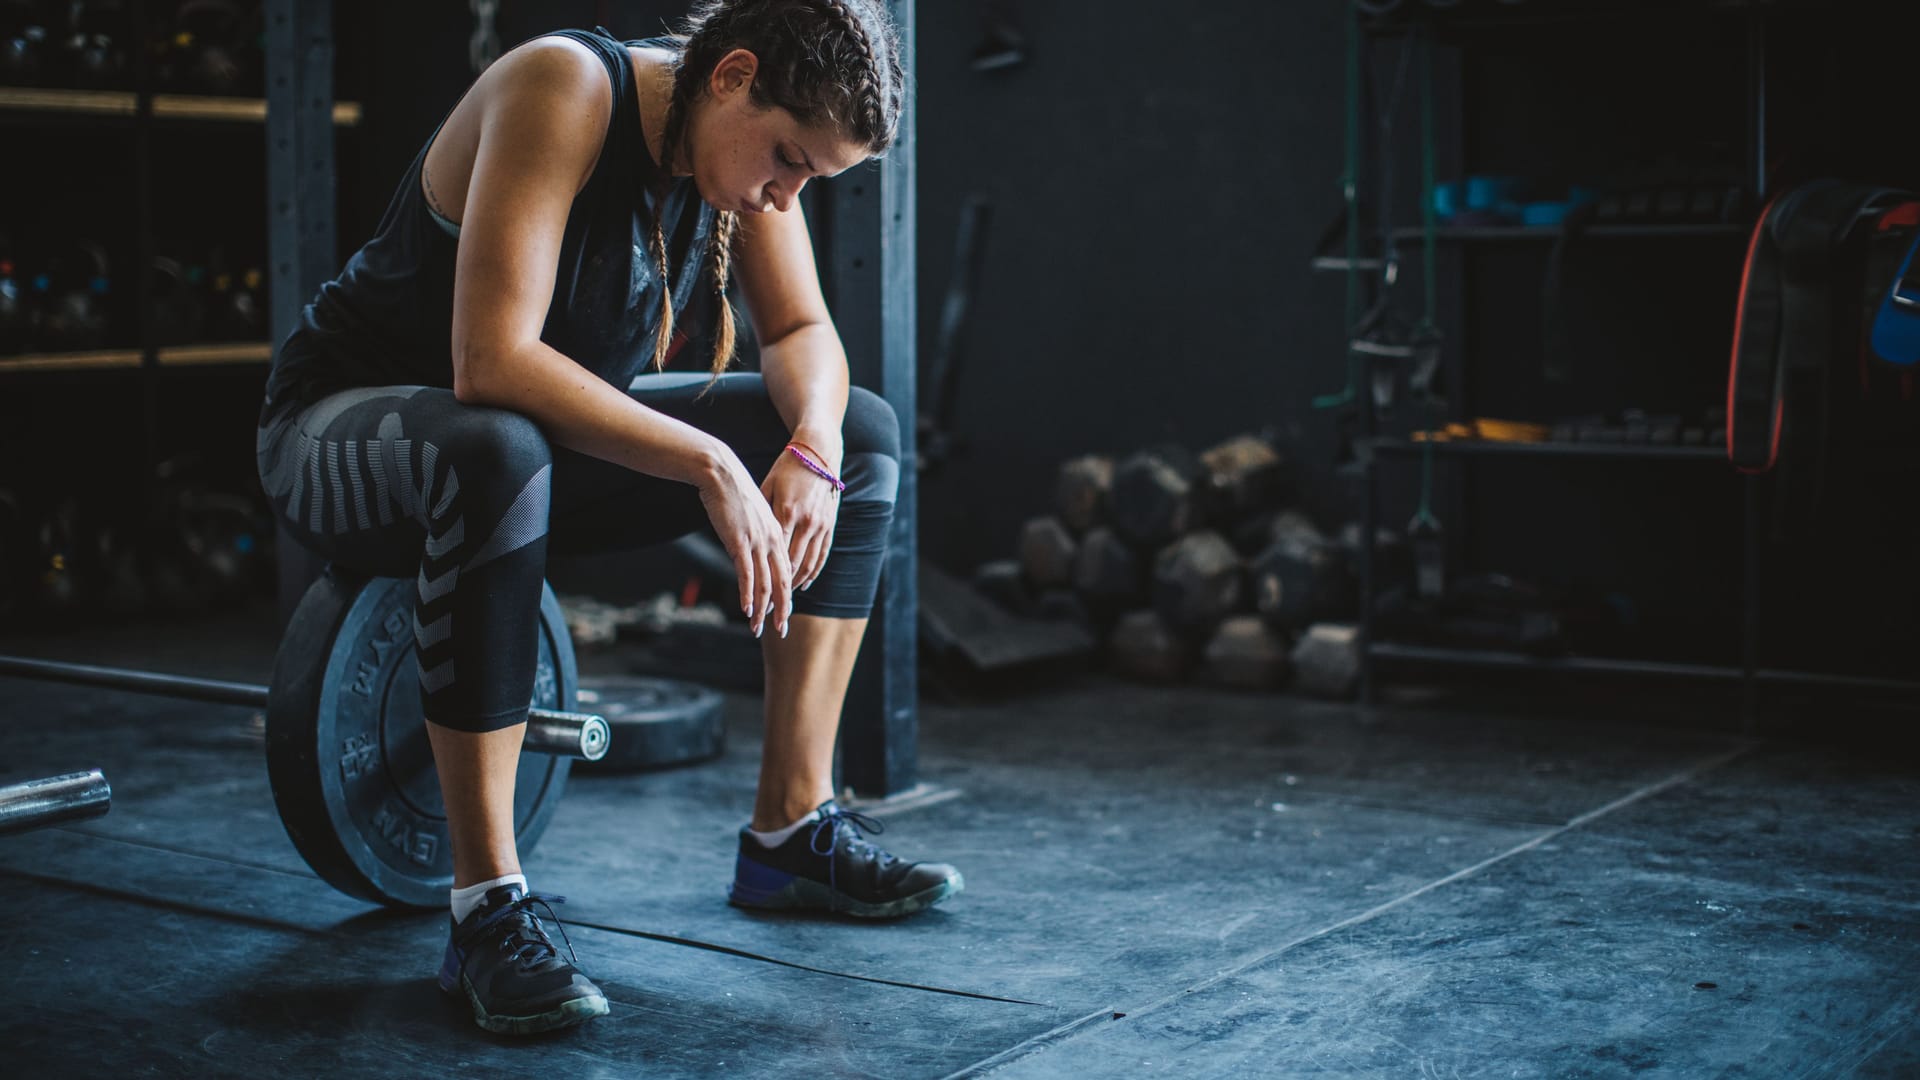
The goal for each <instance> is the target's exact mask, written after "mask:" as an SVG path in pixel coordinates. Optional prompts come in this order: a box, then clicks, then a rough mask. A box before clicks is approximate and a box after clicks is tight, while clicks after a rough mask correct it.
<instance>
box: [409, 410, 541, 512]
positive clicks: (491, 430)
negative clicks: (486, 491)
mask: <svg viewBox="0 0 1920 1080" xmlns="http://www.w3.org/2000/svg"><path fill="white" fill-rule="evenodd" d="M429 441H430V442H432V443H434V444H435V448H436V451H437V454H438V456H439V458H440V460H441V461H443V462H445V463H446V465H448V466H450V467H451V468H452V469H453V470H454V471H455V472H456V473H457V474H458V475H459V477H460V484H461V486H462V487H465V486H467V485H469V484H477V485H482V486H488V487H491V486H504V487H508V488H511V489H513V490H514V491H518V490H519V489H520V488H522V487H524V486H525V485H526V484H527V482H528V481H529V480H531V479H533V478H534V477H535V476H537V475H539V474H540V473H541V472H542V471H544V470H548V469H551V468H552V466H553V447H552V445H551V444H550V443H548V442H547V437H546V435H545V434H544V433H543V432H542V431H541V430H540V427H539V425H538V424H535V423H534V422H533V421H532V420H529V419H527V418H526V417H525V416H522V415H521V414H519V413H517V412H513V411H511V410H508V409H494V408H488V407H486V406H478V405H464V406H461V407H460V409H459V411H458V412H456V413H455V414H454V415H453V417H452V418H451V422H449V423H447V424H445V425H443V426H442V427H441V429H440V430H438V431H436V432H434V433H433V435H432V436H430V437H429Z"/></svg>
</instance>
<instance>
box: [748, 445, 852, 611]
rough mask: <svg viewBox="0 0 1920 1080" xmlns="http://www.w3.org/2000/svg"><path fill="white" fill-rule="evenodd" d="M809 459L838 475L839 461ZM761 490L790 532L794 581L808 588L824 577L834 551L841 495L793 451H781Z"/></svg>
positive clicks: (788, 556) (788, 557)
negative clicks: (828, 556) (830, 554)
mask: <svg viewBox="0 0 1920 1080" xmlns="http://www.w3.org/2000/svg"><path fill="white" fill-rule="evenodd" d="M823 452H825V451H823ZM801 453H806V451H805V450H802V451H801ZM807 457H808V459H809V460H812V461H815V463H816V464H818V465H820V466H822V467H823V468H825V469H826V470H827V471H829V472H833V473H835V475H838V470H837V469H836V467H835V466H836V465H837V464H838V463H837V462H834V461H819V460H818V459H815V458H814V457H813V455H812V454H807ZM760 491H761V493H762V494H764V495H766V497H767V505H769V506H771V507H772V508H773V516H774V517H775V518H776V519H777V520H778V521H779V522H780V525H781V527H782V528H784V529H785V530H786V535H787V561H788V563H789V564H790V565H791V566H792V567H793V580H794V581H795V582H796V583H797V584H798V585H799V587H800V588H802V589H805V588H807V587H808V586H810V585H812V584H813V581H814V579H815V578H817V577H819V576H820V568H821V567H822V566H825V565H826V562H827V552H829V551H830V550H832V548H833V527H834V524H835V523H836V522H838V521H839V519H840V492H839V490H838V489H836V488H835V487H834V486H833V485H832V484H830V483H828V482H827V480H826V478H825V477H822V476H820V475H819V474H817V473H815V472H814V471H813V470H812V469H809V468H807V467H806V465H805V464H803V463H802V462H801V461H800V459H799V458H796V457H794V456H793V451H791V450H782V451H780V458H779V460H777V461H775V462H774V463H773V468H772V469H769V470H768V471H767V478H766V480H764V481H762V482H761V484H760Z"/></svg>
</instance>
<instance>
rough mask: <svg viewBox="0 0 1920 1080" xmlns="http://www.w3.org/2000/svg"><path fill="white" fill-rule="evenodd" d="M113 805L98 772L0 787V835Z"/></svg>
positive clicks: (110, 789) (85, 815)
mask: <svg viewBox="0 0 1920 1080" xmlns="http://www.w3.org/2000/svg"><path fill="white" fill-rule="evenodd" d="M602 753H605V751H602ZM112 804H113V787H112V785H110V784H108V783H107V778H106V776H105V775H104V774H103V773H101V771H100V770H99V769H88V770H87V771H86V772H79V773H69V774H68V775H66V776H50V777H47V778H45V779H43V780H28V781H25V782H24V783H19V784H9V785H8V786H6V787H0V835H5V834H8V833H21V832H26V831H28V830H30V829H43V828H45V827H47V826H49V825H58V824H60V823H61V822H65V821H80V820H82V819H84V818H91V817H99V816H100V815H101V814H104V813H106V812H107V810H108V809H109V808H110V807H111V806H112Z"/></svg>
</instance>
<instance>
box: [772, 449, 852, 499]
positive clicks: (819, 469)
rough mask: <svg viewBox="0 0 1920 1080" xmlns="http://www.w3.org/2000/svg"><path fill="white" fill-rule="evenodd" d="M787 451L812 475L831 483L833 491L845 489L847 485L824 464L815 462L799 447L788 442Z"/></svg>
mask: <svg viewBox="0 0 1920 1080" xmlns="http://www.w3.org/2000/svg"><path fill="white" fill-rule="evenodd" d="M787 453H789V454H792V455H793V456H794V457H797V458H799V459H800V462H801V464H803V465H805V466H806V467H807V468H808V469H811V470H812V471H813V473H814V475H816V476H818V477H820V478H821V479H822V480H825V481H826V482H827V483H829V484H832V485H833V490H835V491H845V490H847V485H846V484H845V483H844V482H842V481H841V479H840V478H839V477H837V476H835V475H833V474H832V473H830V472H828V471H827V470H826V467H825V466H823V465H820V464H817V463H816V462H815V461H814V460H813V459H812V458H810V457H808V456H807V455H805V454H803V453H801V452H800V448H799V447H797V446H793V445H791V444H789V445H788V446H787Z"/></svg>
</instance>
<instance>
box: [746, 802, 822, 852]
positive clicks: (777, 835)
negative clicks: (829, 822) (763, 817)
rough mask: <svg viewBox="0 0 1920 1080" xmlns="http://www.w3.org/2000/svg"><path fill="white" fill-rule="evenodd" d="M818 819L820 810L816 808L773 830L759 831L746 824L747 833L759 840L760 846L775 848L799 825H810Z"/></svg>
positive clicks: (798, 827) (796, 829)
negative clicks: (797, 819)
mask: <svg viewBox="0 0 1920 1080" xmlns="http://www.w3.org/2000/svg"><path fill="white" fill-rule="evenodd" d="M819 820H820V811H819V810H817V809H816V810H814V811H812V812H811V813H809V814H808V815H807V816H806V817H803V818H801V819H800V820H799V821H796V822H794V823H793V824H791V825H789V826H787V827H786V828H784V829H776V830H774V831H773V832H760V831H758V830H756V829H754V828H753V827H752V826H748V827H747V835H748V836H751V837H753V838H754V839H755V840H758V841H760V846H761V847H767V848H777V847H779V846H780V845H781V844H784V843H786V842H787V840H788V839H789V838H790V837H792V836H793V834H794V833H797V832H799V831H800V827H801V826H802V825H810V824H812V823H814V822H816V821H819Z"/></svg>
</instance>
